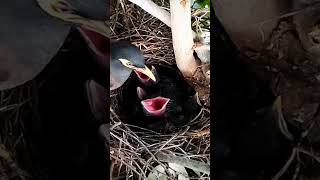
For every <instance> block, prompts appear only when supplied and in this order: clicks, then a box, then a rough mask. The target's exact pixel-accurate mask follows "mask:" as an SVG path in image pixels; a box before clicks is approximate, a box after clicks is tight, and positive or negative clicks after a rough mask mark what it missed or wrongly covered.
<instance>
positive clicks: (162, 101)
mask: <svg viewBox="0 0 320 180" xmlns="http://www.w3.org/2000/svg"><path fill="white" fill-rule="evenodd" d="M169 101H170V99H169V98H165V97H161V96H158V97H156V98H152V99H146V100H143V101H141V104H142V106H143V109H144V111H145V112H146V113H147V114H148V115H150V116H162V115H163V114H164V112H165V111H166V108H167V105H168V103H169Z"/></svg>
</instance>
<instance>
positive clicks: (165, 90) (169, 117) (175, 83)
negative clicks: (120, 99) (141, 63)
mask: <svg viewBox="0 0 320 180" xmlns="http://www.w3.org/2000/svg"><path fill="white" fill-rule="evenodd" d="M154 67H155V69H156V71H157V74H155V76H156V77H157V82H156V83H154V84H147V85H146V84H144V83H142V82H141V81H139V79H138V78H137V76H135V77H133V78H135V79H136V81H135V82H131V83H130V84H128V86H127V87H126V89H124V94H123V96H126V97H131V99H130V100H128V101H127V100H126V101H125V104H124V103H123V104H122V107H121V109H120V111H121V112H125V113H123V119H125V120H126V122H128V123H130V124H134V125H138V126H140V127H144V128H148V129H151V130H154V131H168V130H169V131H171V130H173V129H175V128H179V127H181V126H182V125H185V124H186V123H187V122H189V120H190V119H191V118H192V117H193V116H194V115H195V114H196V113H197V112H198V111H199V105H198V104H197V102H196V99H195V98H194V95H195V91H194V90H193V88H192V87H191V86H190V85H188V84H187V82H186V81H185V80H184V78H183V76H182V75H181V74H180V73H179V71H178V70H177V69H176V68H172V67H167V66H161V65H154ZM137 87H139V88H141V89H142V91H143V92H144V95H143V96H141V97H140V98H142V99H140V98H139V96H138V94H137V91H134V93H133V92H132V91H133V88H134V89H135V88H137ZM156 97H163V98H169V99H170V101H169V102H168V104H167V106H166V108H165V111H164V113H157V114H156V115H155V114H151V113H147V112H146V110H144V109H143V106H142V103H141V100H146V99H152V98H156ZM130 102H131V103H130ZM128 103H129V104H128ZM130 107H135V108H134V109H132V108H131V109H130Z"/></svg>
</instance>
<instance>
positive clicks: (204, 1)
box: [195, 0, 210, 8]
mask: <svg viewBox="0 0 320 180" xmlns="http://www.w3.org/2000/svg"><path fill="white" fill-rule="evenodd" d="M195 4H196V5H197V6H198V7H200V8H205V6H206V5H208V7H210V0H195Z"/></svg>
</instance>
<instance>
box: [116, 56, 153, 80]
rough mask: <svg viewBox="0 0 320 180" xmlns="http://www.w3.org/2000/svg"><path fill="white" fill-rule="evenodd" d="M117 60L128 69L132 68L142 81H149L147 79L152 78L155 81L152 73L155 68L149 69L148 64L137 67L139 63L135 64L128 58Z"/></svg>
mask: <svg viewBox="0 0 320 180" xmlns="http://www.w3.org/2000/svg"><path fill="white" fill-rule="evenodd" d="M119 61H120V62H121V63H122V65H123V66H125V67H127V68H129V69H132V70H133V71H134V72H135V73H136V74H137V76H138V78H139V79H140V80H141V81H143V82H146V81H149V80H152V81H154V82H156V81H157V79H156V76H155V74H154V72H155V71H154V70H155V69H153V68H154V67H153V66H152V67H153V68H152V69H151V70H150V69H149V68H148V66H146V65H143V66H142V67H139V65H135V64H134V63H133V62H131V61H130V60H128V59H122V58H120V59H119Z"/></svg>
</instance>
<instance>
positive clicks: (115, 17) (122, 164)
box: [110, 1, 210, 179]
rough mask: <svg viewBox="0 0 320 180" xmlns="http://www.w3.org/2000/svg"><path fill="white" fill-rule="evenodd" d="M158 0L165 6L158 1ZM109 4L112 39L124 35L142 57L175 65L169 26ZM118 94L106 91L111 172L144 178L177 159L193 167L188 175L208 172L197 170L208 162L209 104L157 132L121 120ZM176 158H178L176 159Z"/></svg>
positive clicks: (127, 6)
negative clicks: (169, 131)
mask: <svg viewBox="0 0 320 180" xmlns="http://www.w3.org/2000/svg"><path fill="white" fill-rule="evenodd" d="M158 5H160V6H162V7H164V8H165V7H166V6H167V7H168V4H165V3H164V2H162V3H161V2H160V3H158ZM111 9H113V11H111V26H110V27H111V33H112V34H111V35H112V36H111V37H112V39H116V40H120V39H125V40H128V41H130V42H131V43H132V44H134V45H136V46H137V47H139V48H140V50H141V51H142V52H143V54H144V57H145V59H146V62H147V63H151V64H161V65H170V66H171V65H175V59H174V52H173V47H172V38H171V30H170V27H168V26H166V25H165V24H164V23H162V22H161V21H159V20H158V19H157V18H155V17H153V16H152V15H150V14H148V13H147V12H145V11H144V10H142V9H141V8H140V7H138V6H136V5H134V4H132V3H129V2H127V1H120V2H119V3H118V4H117V3H112V2H111ZM121 97H122V89H119V90H116V91H115V92H112V95H111V103H110V105H111V106H110V121H111V122H110V123H111V126H110V127H111V129H110V137H111V138H110V141H111V142H110V146H111V147H110V158H111V161H112V165H111V174H112V176H113V178H116V179H121V178H129V179H136V178H139V179H147V177H148V173H149V172H150V171H152V170H153V169H154V168H155V166H156V165H162V166H167V164H166V163H167V162H169V163H170V161H174V162H180V165H182V166H184V167H187V168H186V169H187V170H188V169H189V170H190V169H193V170H194V171H188V174H189V177H190V178H191V177H192V178H193V179H194V178H195V179H208V178H209V175H208V174H209V173H208V174H206V173H198V172H207V170H208V169H206V168H207V167H208V165H209V164H210V110H209V109H206V108H204V107H202V108H201V110H200V112H199V114H198V115H197V116H196V117H194V119H193V120H191V121H190V123H189V124H187V125H186V126H184V127H182V128H181V130H180V131H179V132H175V133H172V134H159V133H156V132H153V131H150V130H147V129H143V128H137V127H135V128H131V127H132V125H128V124H125V123H123V122H122V121H121V118H120V117H119V115H120V113H121V112H119V110H118V105H119V101H121ZM133 129H134V130H133ZM137 129H138V130H137ZM163 155H167V157H166V156H165V157H166V158H164V157H163ZM169 157H170V158H169ZM181 157H183V158H181ZM169 159H170V160H169ZM181 159H183V160H182V161H183V162H181V161H179V160H181ZM194 163H196V164H197V163H200V165H199V164H197V165H195V164H194ZM201 165H204V166H201ZM205 165H207V166H205ZM197 168H199V169H197ZM195 169H197V170H198V172H195V171H197V170H195ZM171 178H172V177H171ZM173 179H175V178H173Z"/></svg>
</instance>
